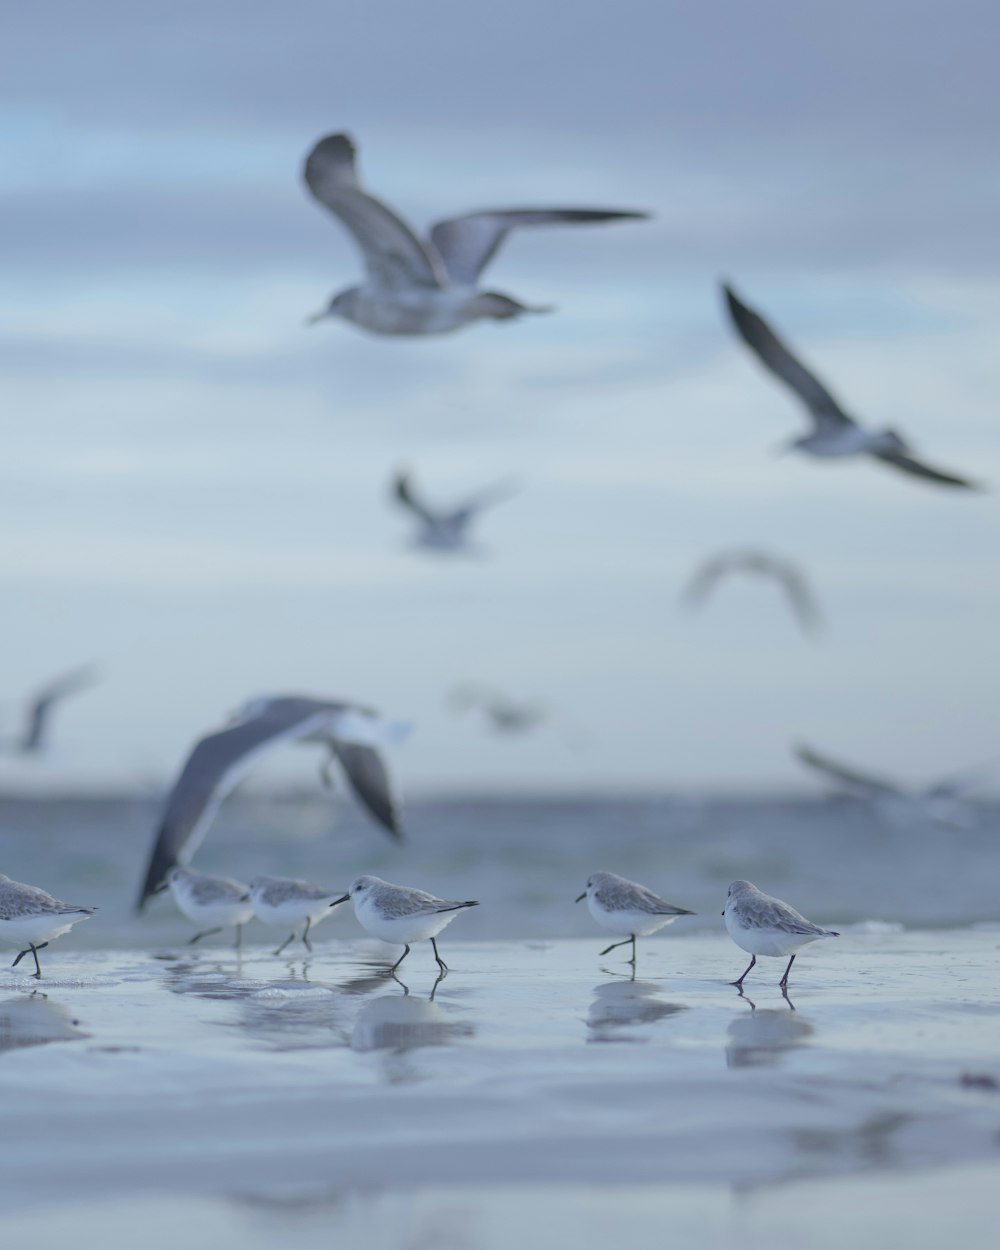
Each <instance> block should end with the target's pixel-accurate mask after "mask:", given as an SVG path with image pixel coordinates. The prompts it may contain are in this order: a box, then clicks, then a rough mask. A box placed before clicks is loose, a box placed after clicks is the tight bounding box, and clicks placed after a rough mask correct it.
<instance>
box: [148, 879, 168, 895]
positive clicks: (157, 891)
mask: <svg viewBox="0 0 1000 1250" xmlns="http://www.w3.org/2000/svg"><path fill="white" fill-rule="evenodd" d="M169 889H170V882H169V881H161V882H160V884H159V885H158V886H157V887H156V889H155V890H150V894H162V893H163V891H164V890H169Z"/></svg>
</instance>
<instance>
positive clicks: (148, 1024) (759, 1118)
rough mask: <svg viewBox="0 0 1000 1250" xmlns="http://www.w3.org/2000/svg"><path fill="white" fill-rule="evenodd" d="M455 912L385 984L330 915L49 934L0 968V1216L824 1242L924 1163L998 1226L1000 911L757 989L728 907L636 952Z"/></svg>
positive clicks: (894, 1209) (267, 1229) (972, 1232)
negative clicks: (259, 939) (191, 936)
mask: <svg viewBox="0 0 1000 1250" xmlns="http://www.w3.org/2000/svg"><path fill="white" fill-rule="evenodd" d="M447 938H448V935H447V934H446V935H445V938H444V940H443V941H442V951H443V953H444V955H445V957H446V959H448V961H449V963H450V964H451V967H452V971H451V973H450V974H449V975H448V976H447V977H446V978H445V979H444V980H443V981H440V982H439V983H437V984H435V976H434V973H435V972H436V969H435V966H434V964H433V961H432V958H431V955H430V951H429V948H427V947H426V945H424V946H421V947H417V948H416V949H415V950H414V952H413V953H412V954H411V956H410V958H409V960H408V961H407V963H406V964H404V965H403V968H402V969H401V970H400V971H401V974H403V975H404V978H405V981H406V983H407V984H406V986H405V987H404V986H403V985H402V984H400V983H398V982H396V981H394V980H392V979H390V978H388V977H387V976H386V975H385V974H384V971H383V969H384V967H385V957H386V954H387V953H388V951H389V949H390V948H386V947H384V946H382V945H381V944H379V943H374V942H366V941H362V942H359V943H352V944H345V943H343V942H339V941H337V940H332V941H329V942H327V943H324V944H323V945H322V946H321V947H320V948H318V949H317V951H316V952H315V955H314V956H313V957H312V958H311V959H309V960H308V961H307V962H303V961H302V960H300V959H285V958H281V959H275V958H274V957H273V956H271V955H270V954H269V953H267V951H266V950H264V949H263V948H259V947H254V948H252V949H251V950H249V951H248V952H246V954H245V957H244V958H243V959H242V960H241V961H237V960H236V958H235V956H234V955H233V953H232V952H231V951H228V950H225V949H222V948H219V949H213V950H204V951H196V952H194V953H193V954H192V953H190V952H188V951H185V950H180V949H177V950H161V951H154V952H138V953H131V954H126V953H122V952H120V951H110V952H96V951H89V952H80V951H73V950H70V949H68V948H67V947H65V946H63V947H62V948H61V949H60V948H57V949H55V950H54V951H51V952H49V954H50V959H49V961H48V963H47V964H46V980H45V981H44V982H43V986H42V989H43V990H44V994H45V997H42V996H41V995H40V994H39V995H36V996H34V997H32V996H31V988H32V985H33V982H32V981H31V979H30V978H26V977H22V976H21V975H20V971H18V972H13V973H6V974H4V975H3V976H2V977H0V1109H2V1113H3V1123H4V1128H5V1132H4V1135H3V1139H2V1146H0V1203H2V1205H3V1209H4V1211H5V1213H6V1215H5V1230H7V1231H8V1233H9V1235H13V1232H14V1231H16V1232H17V1233H18V1234H20V1237H21V1240H20V1242H19V1243H18V1244H26V1245H31V1246H32V1247H45V1246H47V1245H49V1244H52V1245H53V1246H54V1245H56V1244H61V1243H62V1241H63V1239H64V1236H65V1232H66V1230H67V1229H69V1228H75V1229H76V1230H77V1233H78V1234H79V1232H80V1230H81V1229H85V1230H87V1233H88V1236H94V1237H96V1236H98V1235H99V1236H100V1237H101V1244H102V1245H104V1246H105V1247H106V1250H125V1248H126V1247H130V1246H133V1245H134V1244H135V1242H136V1239H137V1236H138V1237H140V1238H141V1240H142V1243H143V1244H144V1246H145V1247H146V1250H155V1248H156V1247H158V1246H159V1245H160V1244H163V1245H166V1241H165V1239H164V1238H165V1231H164V1230H165V1228H166V1227H167V1226H169V1229H170V1232H171V1235H172V1236H173V1237H174V1238H175V1239H176V1238H182V1239H183V1241H184V1244H186V1245H188V1246H191V1247H200V1246H202V1245H204V1246H208V1245H209V1244H212V1245H213V1246H226V1245H229V1244H232V1245H234V1246H235V1245H240V1246H243V1245H247V1246H251V1247H255V1246H258V1245H260V1246H264V1245H267V1244H276V1243H279V1244H280V1243H281V1241H282V1239H287V1238H289V1237H292V1236H294V1237H296V1238H298V1236H299V1235H300V1234H301V1233H309V1232H316V1233H317V1234H318V1233H319V1232H321V1231H324V1230H325V1233H326V1234H330V1233H337V1232H342V1233H344V1234H347V1235H349V1241H348V1242H347V1243H342V1244H359V1243H360V1237H361V1232H362V1230H364V1231H365V1240H364V1244H365V1245H366V1246H367V1245H371V1246H383V1245H384V1246H401V1247H407V1246H412V1247H414V1248H416V1247H422V1246H430V1245H435V1246H443V1247H449V1246H452V1245H454V1246H463V1247H477V1248H478V1247H483V1248H486V1247H493V1246H500V1245H509V1244H510V1242H511V1239H512V1238H514V1237H517V1239H518V1240H519V1241H520V1242H522V1243H523V1244H526V1245H551V1244H555V1243H554V1242H553V1240H552V1234H553V1229H556V1230H559V1229H568V1230H572V1233H573V1242H572V1243H571V1244H574V1245H576V1246H578V1247H589V1246H595V1247H596V1246H599V1245H600V1246H603V1245H604V1244H606V1241H607V1239H608V1237H609V1236H610V1230H612V1229H623V1230H627V1229H632V1230H634V1232H635V1235H636V1236H639V1235H641V1233H642V1230H643V1229H644V1228H645V1229H647V1230H648V1227H649V1223H648V1221H649V1220H650V1219H653V1218H655V1219H669V1220H670V1221H671V1222H674V1221H676V1222H677V1225H678V1228H679V1229H680V1230H683V1231H686V1232H688V1233H689V1234H690V1235H692V1236H694V1235H695V1234H697V1236H698V1237H699V1239H700V1240H699V1241H698V1244H705V1245H720V1246H721V1245H729V1244H736V1243H737V1242H738V1243H739V1244H741V1245H746V1244H750V1245H756V1244H758V1242H757V1241H756V1240H754V1238H759V1239H760V1244H764V1242H765V1241H767V1240H768V1238H769V1237H770V1240H771V1244H775V1242H774V1234H775V1233H776V1232H779V1231H782V1230H783V1231H784V1232H785V1233H791V1232H792V1231H794V1232H795V1233H796V1235H797V1236H798V1235H800V1234H804V1233H805V1232H807V1231H809V1232H810V1234H811V1236H810V1237H809V1239H808V1240H807V1244H810V1245H823V1246H825V1245H828V1244H829V1245H832V1244H834V1242H835V1241H836V1238H835V1237H834V1232H839V1234H840V1236H841V1237H844V1236H848V1235H850V1236H852V1237H853V1236H854V1235H855V1234H856V1233H858V1231H859V1230H861V1229H866V1230H868V1231H867V1237H868V1240H867V1241H864V1240H862V1241H860V1242H856V1244H861V1245H866V1244H867V1245H874V1244H878V1242H877V1239H876V1238H875V1236H874V1233H873V1232H872V1230H873V1229H874V1230H877V1229H878V1228H879V1227H880V1226H882V1224H881V1221H883V1220H884V1221H886V1223H891V1226H892V1229H893V1232H894V1237H895V1238H896V1239H898V1240H905V1241H906V1244H909V1245H915V1246H921V1245H932V1244H935V1243H934V1242H933V1240H932V1239H931V1237H930V1233H931V1230H932V1228H933V1227H934V1226H933V1225H929V1224H928V1223H927V1222H926V1221H925V1219H924V1215H923V1211H924V1203H925V1199H926V1196H927V1194H928V1193H929V1192H931V1191H930V1190H928V1188H927V1186H928V1184H930V1185H931V1186H932V1189H933V1192H936V1193H937V1194H938V1195H939V1196H938V1199H937V1201H939V1202H940V1203H942V1204H943V1209H944V1210H945V1211H952V1212H953V1213H954V1214H955V1217H956V1219H957V1220H958V1223H957V1224H955V1225H953V1226H952V1227H953V1231H954V1230H961V1231H962V1234H963V1238H964V1240H965V1243H966V1245H969V1246H974V1245H977V1244H983V1245H986V1244H989V1243H988V1242H987V1241H986V1240H983V1239H982V1234H983V1233H984V1231H985V1230H986V1228H987V1227H991V1225H992V1196H993V1190H994V1177H995V1171H993V1170H992V1169H993V1168H995V1165H996V1163H997V1161H998V1155H1000V1091H998V1090H997V1088H995V1084H996V1082H997V1081H1000V1061H998V1059H997V1056H998V1055H1000V995H998V993H997V985H998V977H997V973H998V971H1000V933H998V932H997V931H994V930H992V929H986V928H984V929H978V930H972V931H964V932H963V931H952V932H941V931H937V932H894V931H884V930H882V931H872V929H871V928H870V927H866V926H863V927H860V928H859V929H857V930H849V931H847V932H845V934H844V936H843V937H842V938H841V939H839V941H837V942H826V943H823V944H817V945H816V946H815V947H811V948H808V949H807V951H806V952H805V953H803V955H802V956H801V957H800V958H799V960H797V961H796V965H795V968H794V969H793V973H794V975H793V977H792V985H791V991H790V994H791V1001H790V1002H789V1001H788V1000H786V999H784V998H783V997H782V995H781V993H780V991H779V990H778V988H777V985H776V982H777V980H778V977H779V976H780V973H781V966H780V961H775V960H767V961H765V960H762V961H761V964H760V967H759V968H758V969H756V970H755V972H754V974H751V977H749V978H748V979H747V985H746V989H747V991H748V994H747V996H746V997H740V996H739V994H738V993H737V991H736V990H734V989H733V988H732V987H731V986H729V985H728V984H726V981H727V979H729V978H732V977H733V976H735V975H736V974H737V973H738V972H739V971H740V970H741V968H742V962H741V960H742V953H741V952H739V951H738V950H736V948H735V947H734V946H733V945H732V944H731V943H730V942H729V941H728V940H727V939H726V938H725V937H724V936H722V935H701V934H697V933H694V934H688V935H686V936H685V935H677V934H673V935H670V934H669V931H668V932H667V935H665V936H657V937H654V938H650V939H647V940H646V941H645V942H643V943H641V944H640V951H639V966H638V969H637V975H636V978H635V980H632V979H631V977H630V975H628V974H629V973H630V969H629V967H628V965H627V964H625V963H624V962H623V961H620V960H618V959H617V958H616V955H617V954H618V952H616V955H613V956H608V957H606V958H604V959H602V958H600V957H598V955H597V951H598V949H599V946H600V942H599V940H598V938H597V937H596V936H595V938H593V939H588V940H582V941H581V940H574V941H557V942H547V941H537V942H521V943H492V942H472V943H466V942H461V941H448V940H447ZM407 989H408V991H409V992H407ZM432 994H433V997H432V996H431V995H432ZM983 1165H989V1168H988V1169H987V1168H984V1167H983ZM928 1178H930V1180H928ZM605 1200H606V1201H605ZM857 1203H861V1204H862V1207H861V1208H859V1207H857V1205H856V1204H857ZM862 1209H863V1210H865V1211H866V1212H867V1215H866V1218H865V1220H862V1219H861V1215H860V1212H861V1210H862ZM890 1216H891V1220H890ZM827 1217H829V1219H828V1218H827ZM161 1218H162V1219H164V1220H168V1225H167V1224H164V1225H162V1226H161V1224H160V1221H161ZM137 1221H138V1223H137ZM147 1228H148V1229H149V1236H148V1237H147V1235H146V1230H147ZM540 1228H542V1229H544V1230H547V1232H546V1235H545V1236H541V1235H539V1229H540ZM137 1230H138V1231H137ZM207 1230H211V1236H208V1235H207ZM938 1231H939V1232H940V1229H938ZM744 1232H746V1233H747V1237H744V1236H743V1233H744ZM750 1234H752V1236H750ZM157 1237H160V1238H161V1241H160V1242H158V1241H157V1240H156V1238H157ZM713 1238H714V1239H715V1240H712V1239H713ZM824 1238H825V1240H824ZM269 1239H270V1241H269ZM355 1239H357V1240H355ZM977 1239H978V1240H977ZM778 1244H780V1242H779V1243H778ZM841 1244H842V1243H841ZM936 1244H938V1245H939V1244H940V1241H938V1242H937V1243H936Z"/></svg>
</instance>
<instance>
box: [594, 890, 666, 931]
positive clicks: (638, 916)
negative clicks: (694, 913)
mask: <svg viewBox="0 0 1000 1250" xmlns="http://www.w3.org/2000/svg"><path fill="white" fill-rule="evenodd" d="M587 905H588V907H589V908H590V914H591V915H592V916H593V917H594V919H595V920H596V921H597V923H598V924H599V925H600V926H601V927H602V928H604V929H607V930H608V931H609V932H611V933H617V934H619V935H620V936H621V937H629V936H630V935H631V934H633V933H635V934H638V935H639V936H644V935H645V934H648V933H655V932H656V930H657V929H662V928H663V926H664V925H668V924H670V922H671V921H672V920H676V918H677V917H676V916H651V915H650V914H649V912H648V911H605V909H604V908H603V907H600V906H597V905H594V904H592V903H591V901H590V899H588V900H587Z"/></svg>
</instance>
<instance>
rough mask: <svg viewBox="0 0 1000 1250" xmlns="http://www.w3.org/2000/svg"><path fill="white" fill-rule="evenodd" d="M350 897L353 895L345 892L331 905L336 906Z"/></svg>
mask: <svg viewBox="0 0 1000 1250" xmlns="http://www.w3.org/2000/svg"><path fill="white" fill-rule="evenodd" d="M350 897H351V896H350V894H343V895H341V897H340V898H335V899H334V900H333V902H332V903H331V904H330V906H331V907H336V906H337V904H338V903H346V902H347V900H348V899H349V898H350Z"/></svg>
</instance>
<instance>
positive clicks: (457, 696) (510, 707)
mask: <svg viewBox="0 0 1000 1250" xmlns="http://www.w3.org/2000/svg"><path fill="white" fill-rule="evenodd" d="M448 701H449V703H450V704H451V706H452V707H453V708H454V709H455V710H456V711H459V712H463V711H466V710H467V709H469V708H476V709H478V710H479V711H480V712H482V714H483V716H484V717H485V718H486V720H487V721H488V722H489V724H490V726H491V728H493V729H494V730H496V732H497V733H503V734H521V733H527V732H528V731H529V730H532V729H534V728H536V726H538V725H540V724H542V722H543V721H545V720H546V719H547V718H548V712H547V711H546V709H545V708H544V707H543V706H542V704H541V703H529V702H528V701H527V700H518V699H511V698H509V697H508V696H507V695H505V694H502V693H501V692H500V691H499V690H495V689H494V688H493V687H492V686H480V685H474V684H472V683H466V684H464V685H461V686H456V687H455V688H454V689H453V690H452V692H451V694H450V695H449V700H448Z"/></svg>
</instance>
